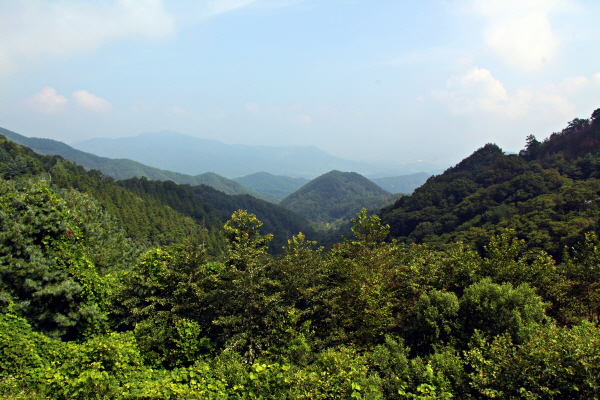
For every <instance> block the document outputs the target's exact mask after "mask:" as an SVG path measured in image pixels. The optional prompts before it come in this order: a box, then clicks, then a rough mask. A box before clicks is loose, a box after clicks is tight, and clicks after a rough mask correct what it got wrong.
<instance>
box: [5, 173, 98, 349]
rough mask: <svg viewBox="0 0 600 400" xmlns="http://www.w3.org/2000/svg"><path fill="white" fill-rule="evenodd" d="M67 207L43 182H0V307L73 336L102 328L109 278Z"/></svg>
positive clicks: (48, 330)
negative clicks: (96, 262)
mask: <svg viewBox="0 0 600 400" xmlns="http://www.w3.org/2000/svg"><path fill="white" fill-rule="evenodd" d="M77 222H78V221H77V218H75V221H74V220H73V212H72V211H71V210H70V209H69V208H68V207H67V204H66V202H65V201H64V200H62V199H61V198H60V197H59V196H58V195H57V194H56V193H55V192H53V191H52V190H51V189H50V188H49V187H48V185H47V184H46V182H45V181H39V182H28V183H25V184H24V186H23V187H17V186H15V184H14V183H12V182H7V181H0V278H1V279H0V307H1V310H2V312H4V313H6V312H11V313H16V314H18V315H20V316H24V317H25V318H27V320H28V321H29V322H30V323H31V324H32V326H34V327H35V328H36V329H37V330H40V331H42V332H44V333H46V334H47V335H50V336H53V337H61V338H63V339H76V338H80V337H82V336H85V335H89V334H92V333H98V332H100V331H103V330H104V329H105V328H106V324H105V321H106V311H107V308H108V294H109V288H110V285H109V280H108V278H103V277H101V276H100V275H99V274H98V271H97V269H96V267H95V265H94V264H93V262H92V261H91V260H90V259H89V258H88V256H87V254H86V249H85V237H84V235H83V233H82V229H81V226H80V225H78V224H77Z"/></svg>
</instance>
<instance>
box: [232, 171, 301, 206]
mask: <svg viewBox="0 0 600 400" xmlns="http://www.w3.org/2000/svg"><path fill="white" fill-rule="evenodd" d="M234 181H236V182H239V183H241V184H242V185H244V186H245V187H247V188H249V189H252V190H254V191H255V192H257V193H260V194H264V195H268V196H272V197H274V198H276V199H277V200H278V201H281V200H283V199H284V198H285V197H286V196H288V195H290V194H292V193H293V192H295V191H296V190H298V189H300V188H301V187H302V186H304V185H305V184H307V183H308V182H309V180H308V179H306V178H292V177H289V176H281V175H273V174H270V173H268V172H264V171H263V172H257V173H255V174H251V175H246V176H242V177H239V178H235V179H234Z"/></svg>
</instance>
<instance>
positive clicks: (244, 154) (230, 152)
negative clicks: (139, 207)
mask: <svg viewBox="0 0 600 400" xmlns="http://www.w3.org/2000/svg"><path fill="white" fill-rule="evenodd" d="M73 147H75V148H77V149H80V150H83V151H88V152H92V153H94V154H97V155H99V156H103V157H111V158H129V159H131V160H135V161H139V162H141V163H144V164H146V165H150V166H153V167H156V168H161V169H166V170H169V171H177V172H180V173H184V174H190V175H196V174H200V173H204V172H206V171H212V172H215V173H217V174H219V175H223V176H225V177H227V178H230V179H232V178H235V177H240V176H246V175H249V174H253V173H256V172H259V171H265V172H268V173H271V174H277V175H286V176H292V177H305V178H312V177H315V176H318V175H320V174H322V173H323V172H324V171H330V170H332V169H341V170H351V171H356V170H360V171H365V172H374V171H376V170H377V169H376V168H375V167H373V166H371V165H368V164H364V163H357V162H354V161H348V160H344V159H341V158H337V157H334V156H331V155H330V154H327V153H326V152H324V151H323V150H320V149H319V148H317V147H315V146H305V147H301V146H287V147H275V146H252V145H229V144H225V143H222V142H219V141H217V140H210V139H202V138H199V137H194V136H188V135H183V134H181V133H177V132H168V131H163V132H155V133H144V134H141V135H138V136H133V137H123V138H115V139H108V138H95V139H90V140H85V141H81V142H76V143H73Z"/></svg>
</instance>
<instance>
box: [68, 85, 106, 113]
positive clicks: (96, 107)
mask: <svg viewBox="0 0 600 400" xmlns="http://www.w3.org/2000/svg"><path fill="white" fill-rule="evenodd" d="M73 99H74V100H75V102H76V103H77V104H78V105H79V106H80V107H83V108H84V109H86V110H89V111H93V112H99V113H103V112H107V111H110V110H111V109H112V108H113V106H112V104H110V103H109V102H108V100H105V99H103V98H101V97H98V96H96V95H93V94H91V93H90V92H88V91H86V90H78V91H76V92H73Z"/></svg>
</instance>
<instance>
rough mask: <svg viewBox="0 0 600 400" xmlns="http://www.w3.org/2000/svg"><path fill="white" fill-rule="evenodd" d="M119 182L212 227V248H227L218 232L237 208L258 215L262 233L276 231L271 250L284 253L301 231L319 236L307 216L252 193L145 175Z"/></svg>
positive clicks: (208, 237)
mask: <svg viewBox="0 0 600 400" xmlns="http://www.w3.org/2000/svg"><path fill="white" fill-rule="evenodd" d="M118 184H119V185H120V186H123V187H125V188H127V189H128V190H130V191H132V192H133V193H136V194H138V195H139V196H148V197H152V198H156V199H159V200H162V201H163V202H165V203H166V204H168V205H169V206H170V207H172V208H173V209H175V210H177V211H179V212H180V213H182V214H185V215H188V216H190V217H191V218H193V219H194V220H195V221H196V223H197V224H199V225H204V226H205V227H206V229H207V230H208V232H206V233H205V239H206V241H207V243H208V244H209V249H215V248H219V249H221V250H222V249H223V248H224V243H223V242H222V241H221V242H220V239H221V238H220V237H219V235H218V234H216V231H217V229H219V228H220V227H221V226H222V225H223V224H224V223H225V222H226V221H227V220H228V219H229V217H230V216H231V214H233V213H234V212H235V211H237V210H248V211H249V212H251V213H253V214H255V215H257V217H258V218H259V219H260V220H261V221H262V222H263V227H262V228H261V232H262V233H263V234H267V233H271V234H273V236H274V237H273V242H271V243H269V252H271V253H280V252H281V248H282V247H283V246H284V245H285V243H286V241H287V239H288V238H289V237H291V236H292V235H294V234H297V233H298V232H305V233H306V234H307V235H309V237H311V238H312V239H314V238H315V237H316V236H317V235H316V233H315V232H314V230H313V229H312V228H311V227H310V226H309V223H308V221H306V220H305V219H304V218H302V217H300V216H298V215H297V214H295V213H294V212H291V211H289V210H287V209H285V208H283V207H280V206H277V205H275V204H271V203H269V202H266V201H264V200H260V199H256V198H254V197H252V196H249V195H236V196H229V195H226V194H225V193H223V192H220V191H218V190H215V189H213V188H211V187H209V186H206V185H200V186H192V187H190V186H187V185H177V184H175V183H173V182H169V181H167V182H160V181H149V180H147V179H144V178H142V179H137V178H133V179H128V180H125V181H120V182H118ZM211 251H212V250H211Z"/></svg>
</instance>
